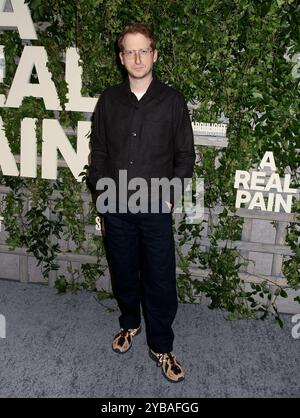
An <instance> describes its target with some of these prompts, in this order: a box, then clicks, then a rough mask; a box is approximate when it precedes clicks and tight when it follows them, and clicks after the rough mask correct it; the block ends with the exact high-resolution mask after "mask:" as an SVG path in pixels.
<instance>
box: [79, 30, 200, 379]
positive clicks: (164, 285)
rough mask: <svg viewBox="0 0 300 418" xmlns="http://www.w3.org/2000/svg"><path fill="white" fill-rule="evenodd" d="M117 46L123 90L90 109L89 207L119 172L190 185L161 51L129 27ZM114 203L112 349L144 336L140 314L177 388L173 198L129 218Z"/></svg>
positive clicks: (183, 124)
mask: <svg viewBox="0 0 300 418" xmlns="http://www.w3.org/2000/svg"><path fill="white" fill-rule="evenodd" d="M118 45H119V48H120V53H119V57H120V60H121V63H122V65H123V66H124V67H125V69H126V70H127V73H128V75H127V78H126V79H125V81H124V82H123V83H121V84H118V85H116V86H111V87H108V88H106V89H105V90H104V92H103V93H102V94H101V97H100V98H99V100H98V103H97V105H96V108H95V112H94V119H93V125H92V133H91V163H90V166H89V172H88V176H87V180H88V183H89V184H90V186H92V190H93V191H94V199H95V197H97V196H98V195H100V196H101V193H100V192H99V190H98V189H97V190H96V184H97V181H98V180H99V179H101V178H104V177H109V178H111V179H113V180H114V181H115V184H116V186H117V187H118V186H120V184H119V183H120V180H119V177H118V175H119V172H120V170H126V174H127V178H126V181H127V180H128V181H129V180H130V179H133V178H136V177H139V178H143V179H145V181H146V182H147V184H150V180H151V179H152V178H167V179H169V180H171V179H174V178H179V179H181V181H183V179H184V178H191V177H192V175H193V169H194V164H195V158H196V156H195V151H194V139H193V131H192V127H191V122H190V118H189V114H188V109H187V105H186V102H185V100H184V97H183V96H182V94H181V93H179V92H178V91H176V90H175V89H174V88H172V87H170V86H167V85H166V84H164V83H162V82H161V81H160V80H159V79H158V78H157V77H156V75H155V74H154V73H153V64H154V63H155V62H156V61H157V57H158V51H157V49H156V48H155V40H154V36H153V32H152V30H151V29H150V28H149V27H148V26H147V25H145V24H143V23H135V24H131V25H129V26H127V27H126V28H125V30H124V31H123V32H122V34H121V35H120V37H119V40H118ZM123 173H124V172H123ZM120 187H121V186H120ZM129 195H130V193H129ZM118 196H119V194H118ZM102 197H103V195H102ZM117 200H118V201H117V202H116V203H118V210H117V211H116V212H115V213H112V211H108V212H106V213H103V220H104V229H105V240H106V245H107V259H108V263H109V266H110V270H111V280H112V290H113V293H114V296H115V298H116V300H117V302H118V306H119V309H120V312H121V316H120V317H119V322H120V327H121V329H120V330H119V332H118V333H117V334H116V335H115V337H114V339H113V343H112V348H113V350H114V351H115V352H117V353H122V354H123V353H125V352H127V351H128V350H129V349H130V347H131V345H132V339H133V337H134V336H135V335H137V334H138V333H139V332H140V331H141V325H140V323H141V312H140V306H142V311H143V315H144V320H145V327H146V338H147V344H148V347H149V355H150V357H151V358H152V359H153V360H155V361H156V362H157V364H158V365H160V366H161V367H162V372H163V375H164V376H165V377H166V378H167V379H168V380H169V381H171V382H179V381H181V380H183V379H184V370H183V368H182V366H181V364H180V363H179V361H178V360H177V359H176V357H175V355H174V353H173V351H172V350H173V340H174V333H173V330H172V327H171V326H172V323H173V321H174V318H175V315H176V311H177V306H178V300H177V291H176V270H175V269H176V264H175V246H174V235H173V230H172V211H173V208H174V203H175V202H174V196H173V194H172V193H171V194H169V195H168V198H166V195H164V194H163V195H156V196H151V197H150V200H151V201H158V202H159V210H158V212H156V213H153V212H151V211H149V212H147V213H141V212H138V213H132V211H130V204H129V203H128V202H129V201H128V200H126V199H125V201H124V200H123V201H121V199H119V198H118V199H117ZM94 201H95V200H94ZM124 203H125V206H126V210H125V211H124ZM97 208H98V205H97Z"/></svg>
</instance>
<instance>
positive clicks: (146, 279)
mask: <svg viewBox="0 0 300 418" xmlns="http://www.w3.org/2000/svg"><path fill="white" fill-rule="evenodd" d="M140 219H141V222H140V224H139V226H140V230H141V247H142V248H141V250H142V266H141V282H142V295H141V303H142V308H143V314H144V319H145V324H146V336H147V343H148V345H149V347H150V348H152V349H153V350H154V351H155V352H159V353H164V352H169V351H172V349H173V340H174V333H173V330H172V323H173V321H174V318H175V315H176V312H177V307H178V300H177V290H176V262H175V245H174V235H173V230H172V215H171V214H167V213H166V214H144V215H141V218H140Z"/></svg>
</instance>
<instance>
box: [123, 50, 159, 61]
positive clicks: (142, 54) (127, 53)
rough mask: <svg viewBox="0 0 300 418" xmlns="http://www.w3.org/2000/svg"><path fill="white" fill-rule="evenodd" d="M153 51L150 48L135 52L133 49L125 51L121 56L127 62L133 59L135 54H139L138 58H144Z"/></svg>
mask: <svg viewBox="0 0 300 418" xmlns="http://www.w3.org/2000/svg"><path fill="white" fill-rule="evenodd" d="M152 51H153V50H152V49H151V48H142V49H139V50H135V49H126V50H125V51H124V52H123V55H125V57H126V58H127V59H129V60H131V59H134V57H135V54H136V53H137V54H139V56H140V57H146V56H147V55H148V54H149V53H150V52H152Z"/></svg>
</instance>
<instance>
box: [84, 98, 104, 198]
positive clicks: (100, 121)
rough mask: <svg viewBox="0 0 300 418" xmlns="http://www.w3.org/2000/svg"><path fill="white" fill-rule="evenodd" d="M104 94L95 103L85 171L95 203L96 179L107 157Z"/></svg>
mask: <svg viewBox="0 0 300 418" xmlns="http://www.w3.org/2000/svg"><path fill="white" fill-rule="evenodd" d="M104 109H105V94H104V93H102V94H101V96H100V97H99V99H98V102H97V104H96V107H95V110H94V113H93V117H92V126H91V136H90V148H91V153H90V165H89V167H88V173H87V179H86V182H87V186H88V187H89V189H90V190H91V193H92V199H93V202H94V203H95V201H96V199H97V197H98V195H99V192H98V191H97V190H96V184H97V181H98V180H99V179H100V178H101V177H103V176H104V173H105V164H106V159H107V143H106V133H105V113H104V111H105V110H104Z"/></svg>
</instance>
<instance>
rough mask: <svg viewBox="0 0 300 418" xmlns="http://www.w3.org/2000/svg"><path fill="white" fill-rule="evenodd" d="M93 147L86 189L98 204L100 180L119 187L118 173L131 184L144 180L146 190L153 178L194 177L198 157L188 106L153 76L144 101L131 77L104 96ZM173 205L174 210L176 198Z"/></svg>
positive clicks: (95, 117)
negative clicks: (134, 90)
mask: <svg viewBox="0 0 300 418" xmlns="http://www.w3.org/2000/svg"><path fill="white" fill-rule="evenodd" d="M90 147H91V155H90V166H89V168H88V173H87V184H88V185H89V187H90V189H91V191H92V194H93V201H94V202H95V201H96V197H97V196H98V194H99V192H98V191H96V183H97V180H98V179H99V178H101V177H110V178H113V179H114V180H115V182H116V184H117V185H118V174H119V170H125V169H126V170H127V178H128V181H129V180H130V179H131V178H133V177H142V178H144V179H145V180H146V181H147V183H148V184H149V183H150V179H151V178H153V177H159V178H161V177H167V178H168V179H172V178H173V177H179V178H180V179H183V178H191V177H192V175H193V170H194V164H195V159H196V155H195V150H194V137H193V130H192V126H191V121H190V117H189V113H188V108H187V105H186V102H185V100H184V97H183V95H182V94H181V93H179V92H178V91H177V90H175V89H174V88H172V87H170V86H167V85H166V84H164V83H162V82H161V81H160V80H159V79H158V78H157V77H156V75H155V74H153V79H152V81H151V83H150V85H149V87H148V89H147V91H146V93H145V94H144V95H143V96H142V98H141V99H140V100H138V99H137V98H136V96H135V94H134V93H132V92H131V90H130V84H129V78H128V76H127V78H126V79H125V81H123V82H122V83H120V84H118V85H116V86H112V87H108V88H106V89H105V90H104V92H103V93H102V94H101V96H100V98H99V100H98V102H97V105H96V107H95V111H94V114H93V119H92V130H91V137H90ZM131 193H132V192H131ZM131 193H130V192H129V193H128V196H130V194H131ZM170 200H171V202H172V203H173V204H174V198H173V195H172V194H171V197H170Z"/></svg>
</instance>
